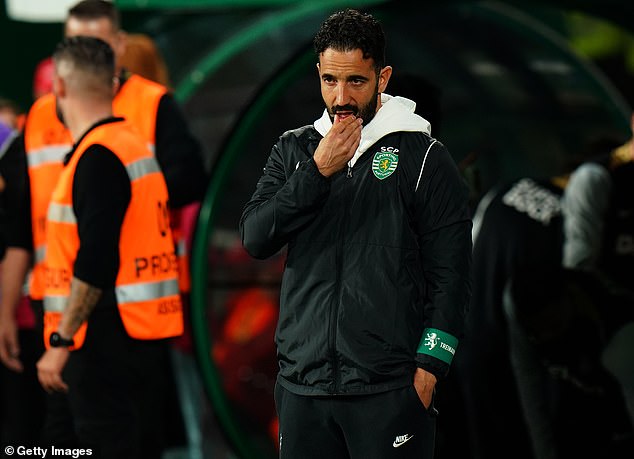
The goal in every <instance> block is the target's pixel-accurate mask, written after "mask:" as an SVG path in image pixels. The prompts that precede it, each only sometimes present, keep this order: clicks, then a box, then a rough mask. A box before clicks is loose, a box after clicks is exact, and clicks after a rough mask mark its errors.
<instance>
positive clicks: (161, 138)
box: [156, 94, 209, 209]
mask: <svg viewBox="0 0 634 459" xmlns="http://www.w3.org/2000/svg"><path fill="white" fill-rule="evenodd" d="M156 159H157V160H158V162H159V164H160V166H161V170H162V171H163V175H164V176H165V183H166V184H167V191H168V193H169V199H170V206H171V207H172V208H176V209H178V208H180V207H183V206H186V205H188V204H191V203H193V202H198V201H201V200H202V198H203V197H204V195H205V189H206V188H207V184H208V183H209V177H208V174H207V171H206V169H205V166H204V164H203V157H202V148H201V145H200V142H199V141H198V139H196V138H195V137H194V136H193V134H192V133H191V131H190V129H189V126H188V125H187V121H186V119H185V116H184V114H183V113H182V110H181V109H180V107H179V106H178V104H177V103H176V101H175V100H174V98H173V97H172V96H171V95H170V94H165V95H164V96H163V97H162V98H161V100H160V102H159V107H158V112H157V115H156Z"/></svg>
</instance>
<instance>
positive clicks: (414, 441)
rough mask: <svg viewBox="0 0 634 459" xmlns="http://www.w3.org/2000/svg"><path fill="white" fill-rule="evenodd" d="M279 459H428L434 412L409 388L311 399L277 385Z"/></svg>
mask: <svg viewBox="0 0 634 459" xmlns="http://www.w3.org/2000/svg"><path fill="white" fill-rule="evenodd" d="M275 404H276V408H277V412H278V416H279V421H280V434H279V443H280V445H279V446H280V458H281V459H296V458H300V457H301V458H302V459H323V458H325V457H327V458H329V459H410V458H411V459H414V458H416V459H432V458H433V457H434V442H435V435H436V416H435V413H436V410H435V408H434V406H433V402H432V406H430V407H429V409H428V410H427V409H425V407H424V406H423V404H422V403H421V401H420V399H419V398H418V394H417V393H416V390H415V389H414V386H413V385H412V386H408V387H404V388H402V389H396V390H392V391H389V392H383V393H380V394H373V395H357V396H338V397H311V396H301V395H296V394H293V393H291V392H289V391H288V390H286V389H284V388H283V387H282V386H281V385H280V384H279V383H278V384H277V385H276V387H275Z"/></svg>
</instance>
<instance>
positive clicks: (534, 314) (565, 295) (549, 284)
mask: <svg viewBox="0 0 634 459" xmlns="http://www.w3.org/2000/svg"><path fill="white" fill-rule="evenodd" d="M525 268H526V269H524V270H521V271H518V272H516V273H515V276H514V277H513V279H511V280H510V281H509V284H508V286H507V289H506V290H505V296H504V310H505V314H506V319H507V321H508V330H509V349H510V351H509V352H510V356H511V364H512V368H513V372H514V375H515V381H516V384H517V388H518V393H519V397H520V401H521V406H522V412H523V415H524V419H525V421H526V425H527V427H528V432H529V434H530V439H531V445H532V450H533V454H534V456H533V457H535V458H536V459H573V458H580V457H594V458H605V459H607V458H610V459H626V458H631V457H634V447H633V446H634V443H633V442H632V440H633V437H632V426H631V423H630V421H629V418H628V412H627V409H626V404H625V402H624V398H623V395H624V393H626V392H627V391H628V390H629V388H631V376H630V378H629V380H628V378H627V377H625V378H623V377H622V375H621V372H620V371H619V368H625V367H627V368H629V373H630V375H631V373H632V369H633V368H634V296H632V295H627V294H623V292H615V291H612V290H611V289H610V288H609V287H608V286H606V285H605V284H604V283H603V282H601V279H600V278H599V277H597V276H595V275H593V274H592V273H589V272H587V271H575V270H568V269H565V268H561V267H557V266H546V267H544V266H541V267H538V266H533V267H530V266H526V267H525Z"/></svg>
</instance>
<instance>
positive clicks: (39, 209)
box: [24, 94, 73, 300]
mask: <svg viewBox="0 0 634 459" xmlns="http://www.w3.org/2000/svg"><path fill="white" fill-rule="evenodd" d="M24 146H25V149H26V159H27V164H28V168H29V181H30V186H31V225H32V231H33V249H34V259H33V270H32V272H31V276H30V281H29V295H30V296H31V298H33V299H36V300H41V299H42V298H44V275H45V273H44V264H43V262H44V255H45V253H46V211H47V209H48V203H49V202H50V200H51V193H52V192H53V188H55V184H56V183H57V178H58V177H59V174H60V173H61V172H62V168H63V160H64V155H66V153H68V152H69V151H70V149H71V148H72V146H73V141H72V138H71V136H70V133H69V132H68V130H67V129H66V128H65V127H64V125H63V124H62V123H60V121H59V120H58V119H57V116H56V114H55V96H54V95H53V94H47V95H45V96H43V97H40V98H39V99H38V100H37V101H35V103H34V104H33V106H32V107H31V110H29V113H28V116H27V120H26V124H25V126H24Z"/></svg>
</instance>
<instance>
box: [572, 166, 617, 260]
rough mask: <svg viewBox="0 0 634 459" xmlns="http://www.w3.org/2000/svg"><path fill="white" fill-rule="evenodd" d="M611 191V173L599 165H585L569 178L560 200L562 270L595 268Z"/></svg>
mask: <svg viewBox="0 0 634 459" xmlns="http://www.w3.org/2000/svg"><path fill="white" fill-rule="evenodd" d="M611 192H612V180H611V179H610V174H609V172H608V171H607V170H606V169H605V168H604V167H602V166H600V165H599V164H594V163H588V164H584V165H582V166H579V168H578V169H577V170H576V171H575V172H574V173H573V174H572V175H571V177H570V181H569V182H568V185H567V186H566V189H565V190H564V195H563V198H562V213H563V216H564V246H563V265H564V267H566V268H570V269H592V268H596V265H597V261H598V259H599V256H600V248H601V242H602V241H603V227H604V222H605V215H606V213H607V209H608V207H609V204H610V194H611Z"/></svg>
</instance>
